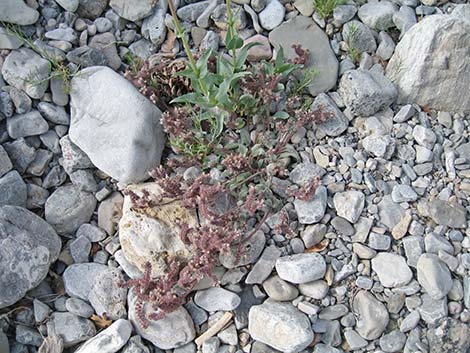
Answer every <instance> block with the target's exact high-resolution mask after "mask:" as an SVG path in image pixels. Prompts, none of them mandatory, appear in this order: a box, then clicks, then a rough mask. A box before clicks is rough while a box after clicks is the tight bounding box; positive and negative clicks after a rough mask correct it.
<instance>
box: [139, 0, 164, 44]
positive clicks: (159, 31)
mask: <svg viewBox="0 0 470 353" xmlns="http://www.w3.org/2000/svg"><path fill="white" fill-rule="evenodd" d="M167 9H168V3H167V1H159V2H157V4H156V5H155V8H154V9H153V13H152V15H150V16H149V17H147V18H146V19H145V20H144V22H143V23H142V34H143V36H144V37H145V38H147V39H148V40H149V41H151V42H152V43H153V44H155V45H161V44H162V43H163V42H164V41H165V37H166V26H165V14H166V12H167Z"/></svg>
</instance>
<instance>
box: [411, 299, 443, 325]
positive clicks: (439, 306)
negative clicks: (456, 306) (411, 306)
mask: <svg viewBox="0 0 470 353" xmlns="http://www.w3.org/2000/svg"><path fill="white" fill-rule="evenodd" d="M421 299H422V304H421V306H420V307H419V308H418V311H419V313H420V314H421V319H422V320H423V321H424V322H426V323H427V324H429V325H435V324H436V323H437V322H438V321H439V320H440V319H442V318H444V317H446V316H447V315H448V307H447V298H445V297H444V298H442V299H439V300H434V299H432V298H431V297H430V296H429V295H427V294H423V295H422V296H421Z"/></svg>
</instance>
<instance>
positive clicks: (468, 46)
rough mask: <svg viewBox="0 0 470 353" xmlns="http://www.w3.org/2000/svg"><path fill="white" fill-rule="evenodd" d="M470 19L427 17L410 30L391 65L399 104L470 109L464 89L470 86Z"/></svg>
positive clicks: (456, 16)
mask: <svg viewBox="0 0 470 353" xmlns="http://www.w3.org/2000/svg"><path fill="white" fill-rule="evenodd" d="M469 32H470V21H467V20H465V18H464V17H462V16H459V15H458V14H457V15H435V16H426V17H424V19H423V20H422V21H420V22H419V23H417V24H416V25H414V26H413V27H412V28H411V29H409V30H408V31H407V32H406V33H405V35H404V36H403V38H402V39H401V40H400V42H399V43H398V44H397V46H396V48H395V53H394V54H393V56H392V58H391V59H390V61H389V63H388V65H387V77H389V78H390V79H391V80H392V81H393V82H394V83H395V85H396V87H397V89H398V102H399V103H417V104H419V105H421V106H427V107H429V108H433V109H436V110H442V111H448V112H452V111H458V112H469V111H470V101H469V100H468V99H467V97H466V96H465V95H463V94H462V92H465V91H466V89H467V88H468V86H469V85H470V37H469V36H468V33H469Z"/></svg>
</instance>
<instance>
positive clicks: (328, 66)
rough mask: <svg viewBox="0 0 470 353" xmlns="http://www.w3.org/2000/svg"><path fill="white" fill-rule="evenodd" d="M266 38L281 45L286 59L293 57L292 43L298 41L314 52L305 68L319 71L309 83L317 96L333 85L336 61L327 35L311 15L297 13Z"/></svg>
mask: <svg viewBox="0 0 470 353" xmlns="http://www.w3.org/2000/svg"><path fill="white" fill-rule="evenodd" d="M269 41H270V42H271V44H272V45H273V46H274V48H275V49H276V50H278V49H279V46H282V48H283V49H284V52H285V56H286V59H291V60H292V59H294V58H296V54H295V51H294V49H293V48H292V47H291V46H292V43H297V44H300V46H301V47H302V48H303V49H307V50H309V52H310V53H315V55H310V57H309V61H308V62H307V63H306V64H305V69H307V70H308V69H311V68H313V69H314V70H316V72H317V73H318V74H317V75H316V76H315V79H314V80H313V82H312V83H311V84H310V86H309V92H310V94H312V95H314V96H316V95H318V94H319V93H322V92H326V91H329V90H330V89H332V88H333V87H334V86H335V85H336V80H337V77H338V66H339V65H338V60H337V59H336V56H335V54H334V52H333V50H332V49H331V47H330V43H329V41H328V37H327V36H326V35H325V33H324V32H323V30H322V29H321V28H320V27H319V26H317V25H316V24H315V22H313V21H312V20H311V19H310V18H308V17H304V16H296V17H294V18H293V19H291V20H289V21H288V22H286V23H283V24H282V25H280V26H279V27H277V28H276V29H274V30H272V31H271V32H270V33H269Z"/></svg>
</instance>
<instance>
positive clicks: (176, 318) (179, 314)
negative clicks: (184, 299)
mask: <svg viewBox="0 0 470 353" xmlns="http://www.w3.org/2000/svg"><path fill="white" fill-rule="evenodd" d="M127 299H128V306H129V320H130V321H131V322H132V324H133V326H134V329H135V331H136V332H137V333H138V334H139V335H140V336H142V337H143V338H145V339H146V340H148V341H150V342H152V343H153V344H154V345H155V346H157V347H158V348H160V349H173V348H178V347H182V346H184V345H185V344H187V343H189V342H191V341H192V340H193V339H194V337H195V335H196V332H195V329H194V323H193V321H192V319H191V316H190V315H189V313H188V312H187V311H186V309H185V308H183V307H180V308H178V309H176V310H175V311H172V312H171V313H168V314H166V316H165V317H164V318H163V319H160V320H157V321H149V323H148V326H147V327H143V326H142V324H141V322H140V321H139V319H138V316H137V311H136V303H137V301H136V299H137V298H136V297H135V296H134V295H133V292H132V291H129V295H128V298H127ZM152 312H153V309H151V308H149V306H148V305H147V304H146V303H144V304H143V313H144V315H148V314H149V313H152Z"/></svg>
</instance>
